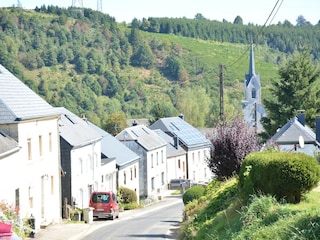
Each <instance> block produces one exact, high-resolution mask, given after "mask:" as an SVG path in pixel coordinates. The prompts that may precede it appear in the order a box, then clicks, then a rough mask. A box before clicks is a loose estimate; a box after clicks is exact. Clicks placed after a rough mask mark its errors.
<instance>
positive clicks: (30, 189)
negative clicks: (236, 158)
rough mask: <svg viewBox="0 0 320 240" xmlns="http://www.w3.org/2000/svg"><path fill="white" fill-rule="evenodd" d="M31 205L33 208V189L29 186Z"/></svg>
mask: <svg viewBox="0 0 320 240" xmlns="http://www.w3.org/2000/svg"><path fill="white" fill-rule="evenodd" d="M29 207H30V208H33V189H32V188H31V187H29Z"/></svg>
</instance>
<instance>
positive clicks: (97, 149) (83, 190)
mask: <svg viewBox="0 0 320 240" xmlns="http://www.w3.org/2000/svg"><path fill="white" fill-rule="evenodd" d="M100 168H101V142H100V141H98V142H96V143H94V144H89V145H86V146H83V147H81V148H76V149H73V150H71V175H72V176H71V186H72V187H71V189H72V190H71V196H72V198H73V200H74V202H75V203H76V207H78V208H81V209H83V208H87V207H89V199H90V195H91V191H94V189H98V187H99V185H100V184H101V176H100Z"/></svg>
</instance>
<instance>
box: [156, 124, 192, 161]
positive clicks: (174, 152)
mask: <svg viewBox="0 0 320 240" xmlns="http://www.w3.org/2000/svg"><path fill="white" fill-rule="evenodd" d="M153 131H155V132H156V133H157V134H158V135H159V136H160V137H162V138H163V139H164V140H165V141H166V142H167V157H175V156H181V155H184V154H186V151H185V150H184V149H183V148H182V147H181V146H180V145H179V143H178V144H177V145H176V146H175V143H174V139H173V137H171V136H169V135H168V134H166V133H165V132H164V131H162V130H160V129H156V130H153Z"/></svg>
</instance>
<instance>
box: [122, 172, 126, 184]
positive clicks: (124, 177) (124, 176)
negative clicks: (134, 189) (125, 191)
mask: <svg viewBox="0 0 320 240" xmlns="http://www.w3.org/2000/svg"><path fill="white" fill-rule="evenodd" d="M123 184H124V185H126V184H127V174H126V172H123Z"/></svg>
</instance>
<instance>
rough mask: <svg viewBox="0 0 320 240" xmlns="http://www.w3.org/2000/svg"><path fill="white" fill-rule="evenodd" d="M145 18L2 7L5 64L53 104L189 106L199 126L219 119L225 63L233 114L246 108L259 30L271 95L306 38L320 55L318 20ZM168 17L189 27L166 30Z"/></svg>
mask: <svg viewBox="0 0 320 240" xmlns="http://www.w3.org/2000/svg"><path fill="white" fill-rule="evenodd" d="M145 21H146V20H143V21H138V20H134V21H133V22H132V24H130V25H126V24H125V23H117V22H116V21H115V19H114V18H113V17H111V16H109V15H106V14H103V13H100V12H97V11H93V10H91V9H83V10H79V9H73V8H68V9H63V8H59V7H54V6H48V7H45V6H42V7H40V8H36V9H35V10H34V11H26V10H23V9H20V8H0V63H1V64H2V65H4V66H5V67H6V68H7V69H9V70H10V71H12V72H13V73H14V74H15V75H16V76H17V77H18V78H19V79H21V80H22V81H24V82H25V83H26V84H27V85H28V86H29V87H31V88H32V89H33V90H34V91H35V92H37V93H38V94H39V95H41V96H42V97H43V98H44V99H45V100H46V101H48V102H49V103H50V104H51V105H53V106H63V107H66V108H67V109H69V110H70V111H72V112H74V113H75V114H78V115H82V114H85V115H86V117H87V118H88V119H89V120H90V121H92V122H93V123H95V124H97V125H99V126H103V124H104V121H105V119H106V118H107V117H108V116H110V114H114V113H117V114H119V113H123V114H125V116H126V118H148V119H151V120H152V119H154V118H156V117H165V116H175V115H178V114H180V113H183V114H184V116H185V118H186V120H187V121H188V122H189V123H190V124H192V125H194V126H196V127H211V126H212V123H213V121H215V120H217V119H218V117H219V96H220V90H219V75H220V68H219V65H223V66H224V68H223V69H224V70H223V71H224V103H225V105H224V109H225V113H226V114H227V115H229V116H230V115H232V114H235V113H236V112H239V111H241V101H242V100H243V98H244V89H243V86H244V75H245V74H246V73H247V72H248V64H249V43H250V39H251V38H252V39H254V41H255V45H254V51H255V64H256V72H257V73H259V74H260V78H261V82H262V86H263V95H268V94H269V93H268V87H269V85H270V79H277V78H278V75H277V74H278V72H277V71H278V66H279V64H281V63H282V62H283V61H285V60H286V58H287V55H288V54H290V53H292V52H293V51H295V50H296V49H298V48H299V46H301V45H307V46H310V49H312V54H313V55H314V58H315V59H318V58H319V55H318V52H319V47H320V44H319V41H320V39H319V36H320V27H319V26H318V25H317V26H310V25H306V26H287V25H285V24H283V25H282V24H280V25H275V26H270V27H266V28H262V27H261V26H253V25H242V24H231V23H225V22H216V21H209V20H206V19H201V20H199V19H166V18H164V19H157V21H158V23H159V30H157V29H154V30H152V29H153V28H152V27H151V26H153V25H152V24H150V27H149V28H148V29H146V28H145V27H143V24H142V23H144V22H145ZM148 21H149V22H152V21H153V20H151V19H149V20H148ZM164 22H166V23H167V25H168V24H169V25H170V26H171V25H172V26H177V27H176V28H177V29H178V26H180V25H181V29H182V28H183V29H184V30H183V31H182V30H181V31H176V30H174V29H175V27H174V28H173V27H172V30H170V31H168V32H164V31H163V30H161V29H163V28H161V26H163V25H164ZM180 23H181V24H180ZM179 24H180V25H179ZM186 26H189V27H188V28H186ZM192 29H193V30H192ZM205 29H207V30H205ZM145 30H147V31H145ZM192 31H198V32H197V34H195V32H192Z"/></svg>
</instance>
